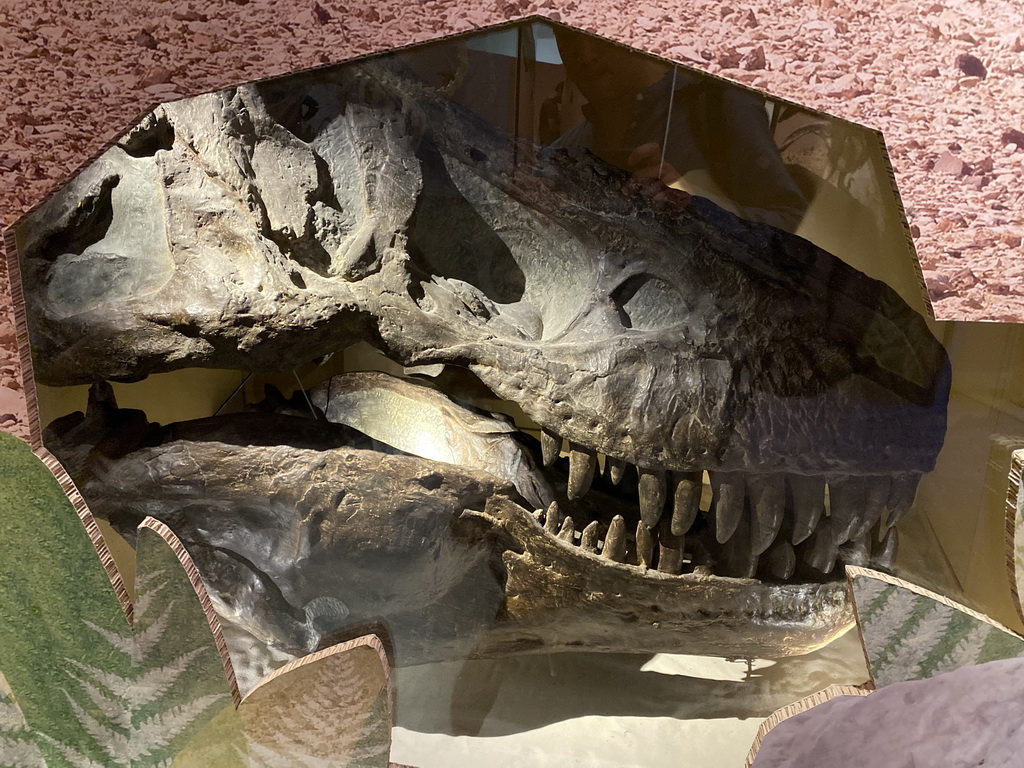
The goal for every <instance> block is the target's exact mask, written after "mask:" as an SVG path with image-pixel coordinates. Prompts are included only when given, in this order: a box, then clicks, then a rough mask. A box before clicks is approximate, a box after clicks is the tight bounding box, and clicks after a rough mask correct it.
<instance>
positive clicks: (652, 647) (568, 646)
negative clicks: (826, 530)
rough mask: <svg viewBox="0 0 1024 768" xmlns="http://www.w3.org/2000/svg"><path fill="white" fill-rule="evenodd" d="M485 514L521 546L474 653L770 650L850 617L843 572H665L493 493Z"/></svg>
mask: <svg viewBox="0 0 1024 768" xmlns="http://www.w3.org/2000/svg"><path fill="white" fill-rule="evenodd" d="M474 514H478V513H474ZM484 516H485V517H487V518H489V519H490V520H492V521H493V522H494V523H495V524H497V525H500V526H501V528H502V529H504V531H505V532H507V533H508V534H510V535H511V537H512V538H514V539H515V540H517V541H520V542H525V546H524V547H523V551H522V552H516V551H512V550H509V551H506V552H505V553H504V555H503V561H504V564H505V568H506V571H507V580H506V585H505V595H506V599H505V602H504V605H503V610H502V613H501V615H500V616H499V617H498V620H497V622H496V623H495V625H494V627H493V628H491V629H489V630H488V631H487V632H486V633H485V634H484V635H483V636H482V637H481V638H480V640H479V642H478V644H477V646H476V648H475V649H474V651H473V654H472V655H475V656H499V655H507V654H512V653H554V652H562V651H590V652H613V653H622V652H639V653H663V652H676V653H678V652H685V653H688V654H696V655H708V656H722V657H730V658H777V657H783V656H792V655H800V654H803V653H808V652H810V651H812V650H815V649H816V648H819V647H821V646H822V645H825V644H827V643H828V642H830V641H832V640H833V639H835V638H836V637H838V636H839V635H841V634H843V633H844V632H846V631H847V630H848V629H850V628H851V627H852V626H853V623H854V617H853V611H852V608H851V605H850V602H849V599H848V592H847V585H846V582H845V580H841V579H836V578H833V579H830V580H826V581H820V580H819V581H817V582H813V581H809V582H800V583H770V582H766V581H759V580H755V579H737V578H730V577H724V576H716V575H713V574H711V573H709V572H706V571H705V570H704V569H698V571H697V572H696V573H692V572H691V573H684V574H680V575H671V574H666V573H662V572H659V571H657V570H651V569H646V568H644V567H642V566H634V565H629V564H625V563H614V562H610V561H608V560H607V559H605V558H602V557H600V556H599V555H596V554H594V553H591V552H587V551H584V550H583V549H581V548H580V547H578V546H574V545H571V544H568V543H566V542H564V541H561V540H559V539H557V538H555V537H553V536H550V535H549V534H547V533H546V532H545V531H544V530H543V529H542V528H541V526H540V524H539V523H538V521H537V520H536V518H535V517H534V515H532V514H530V513H529V512H527V511H526V510H525V509H523V508H522V507H521V506H519V505H517V504H515V503H513V502H511V501H509V500H507V499H504V498H501V497H496V498H494V499H492V501H491V502H490V503H489V504H488V505H487V509H486V510H485V512H484Z"/></svg>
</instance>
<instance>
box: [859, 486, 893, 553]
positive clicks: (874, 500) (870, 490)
mask: <svg viewBox="0 0 1024 768" xmlns="http://www.w3.org/2000/svg"><path fill="white" fill-rule="evenodd" d="M891 486H892V481H891V480H890V478H889V477H888V476H886V475H881V476H877V477H865V478H864V509H863V511H862V512H861V514H860V525H858V526H857V528H856V529H855V530H854V532H853V536H852V537H851V538H853V539H859V538H862V537H864V536H866V535H867V534H868V533H869V532H870V531H871V529H872V528H874V527H875V523H877V522H879V521H882V523H883V524H884V523H885V505H886V503H887V502H888V500H889V491H890V488H891Z"/></svg>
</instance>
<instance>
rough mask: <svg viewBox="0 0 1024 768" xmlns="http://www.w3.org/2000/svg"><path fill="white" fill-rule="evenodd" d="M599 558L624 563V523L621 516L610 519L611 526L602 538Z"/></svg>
mask: <svg viewBox="0 0 1024 768" xmlns="http://www.w3.org/2000/svg"><path fill="white" fill-rule="evenodd" d="M601 557H606V558H608V559H609V560H614V561H615V562H616V563H624V562H625V561H626V521H625V520H623V519H622V515H616V516H615V517H613V518H612V522H611V525H609V526H608V533H606V534H605V536H604V548H603V549H602V550H601Z"/></svg>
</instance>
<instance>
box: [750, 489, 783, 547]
mask: <svg viewBox="0 0 1024 768" xmlns="http://www.w3.org/2000/svg"><path fill="white" fill-rule="evenodd" d="M747 494H748V495H749V496H750V547H751V549H752V550H753V552H754V554H755V555H760V554H761V553H762V552H764V551H765V550H766V549H768V547H770V546H771V545H772V542H773V541H775V537H776V535H778V533H779V528H781V527H782V517H783V515H784V514H785V511H786V485H785V482H784V480H783V478H782V475H748V476H747Z"/></svg>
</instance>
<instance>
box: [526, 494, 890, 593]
mask: <svg viewBox="0 0 1024 768" xmlns="http://www.w3.org/2000/svg"><path fill="white" fill-rule="evenodd" d="M533 517H534V519H536V520H537V522H538V523H539V524H540V525H542V526H543V527H544V530H545V531H546V532H547V533H549V534H551V535H552V536H554V537H555V538H556V539H558V540H560V541H563V542H565V543H566V544H569V545H572V546H575V547H578V548H580V549H581V550H583V551H584V552H589V553H591V554H594V555H598V556H600V557H602V558H605V559H607V560H611V561H612V562H616V563H627V562H629V563H630V564H631V565H636V566H638V567H639V568H642V569H645V570H648V569H650V570H655V569H656V570H657V571H659V572H660V573H665V574H670V575H675V576H677V575H680V574H683V573H690V574H695V575H704V576H710V575H712V574H714V573H718V574H719V575H724V576H735V577H738V578H754V577H755V576H757V575H762V576H770V577H772V578H775V579H779V580H783V581H784V580H787V579H789V578H791V577H792V576H793V574H794V573H795V572H796V569H797V562H798V560H802V561H803V562H804V563H806V564H807V565H808V566H809V567H810V568H812V569H814V570H816V571H820V572H821V573H823V574H828V573H830V572H831V571H832V569H833V568H834V567H835V564H836V561H837V560H840V561H842V562H844V563H846V564H848V565H869V564H870V565H872V566H874V567H877V568H885V569H889V568H891V567H892V562H893V559H894V558H895V555H896V548H897V543H898V542H897V533H896V529H895V528H889V529H888V530H887V531H886V532H885V534H884V536H883V537H882V539H881V541H880V542H873V541H872V540H871V538H870V536H868V535H864V536H861V537H858V538H857V539H856V540H853V541H850V542H847V543H846V544H844V545H843V546H841V547H836V546H835V545H834V544H833V543H832V536H831V527H830V526H829V524H828V522H827V521H826V522H825V523H824V524H823V526H822V528H823V533H822V534H820V535H818V536H812V537H811V538H809V539H807V541H806V542H805V543H803V544H801V545H799V546H796V547H794V545H793V544H791V543H790V542H789V541H788V540H786V539H780V540H778V541H777V542H775V543H774V544H772V546H771V547H769V549H768V550H767V552H766V553H764V554H763V555H753V554H751V553H750V551H749V550H746V551H745V552H744V551H737V549H736V548H731V549H730V548H729V547H728V545H727V546H726V547H725V548H723V552H722V555H721V560H720V562H718V563H716V567H715V569H714V570H712V568H711V565H710V564H709V563H703V562H697V560H696V558H695V556H694V554H693V553H691V552H688V551H687V537H686V536H677V535H674V534H672V532H671V531H670V530H669V529H668V527H667V526H666V525H664V524H663V525H661V526H659V528H657V529H655V530H651V529H650V528H648V527H647V526H646V524H645V523H644V522H643V520H640V521H638V522H637V525H636V532H635V534H634V535H633V536H632V537H630V536H629V535H628V533H627V531H628V529H627V526H626V521H625V519H624V518H623V517H622V515H616V516H615V517H613V518H612V521H611V524H609V525H608V526H607V527H604V526H602V525H601V523H599V522H598V521H597V520H593V521H591V522H590V523H588V524H587V525H586V527H585V528H583V530H582V531H577V530H576V523H575V521H574V520H573V519H572V518H571V517H569V516H566V515H563V514H562V511H561V509H560V508H559V506H558V503H557V502H551V505H550V506H549V507H548V509H547V510H542V509H538V510H535V511H534V512H533Z"/></svg>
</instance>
